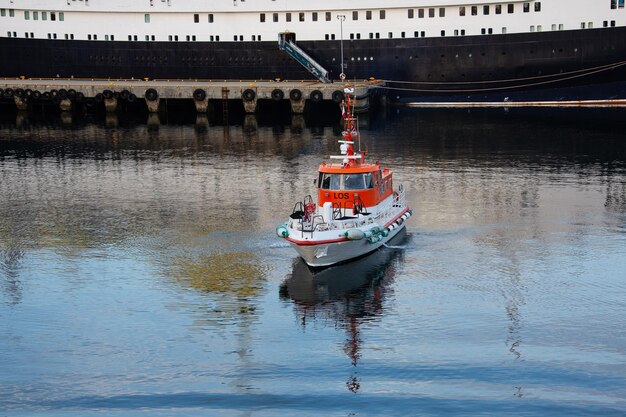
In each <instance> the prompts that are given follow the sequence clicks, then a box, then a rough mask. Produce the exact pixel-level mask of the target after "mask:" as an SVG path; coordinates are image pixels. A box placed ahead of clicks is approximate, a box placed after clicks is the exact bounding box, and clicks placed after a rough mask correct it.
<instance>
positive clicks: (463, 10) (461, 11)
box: [459, 6, 465, 16]
mask: <svg viewBox="0 0 626 417" xmlns="http://www.w3.org/2000/svg"><path fill="white" fill-rule="evenodd" d="M459 16H465V6H461V7H459Z"/></svg>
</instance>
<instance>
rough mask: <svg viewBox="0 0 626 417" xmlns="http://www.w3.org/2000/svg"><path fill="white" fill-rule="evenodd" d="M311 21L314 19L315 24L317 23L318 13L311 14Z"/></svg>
mask: <svg viewBox="0 0 626 417" xmlns="http://www.w3.org/2000/svg"><path fill="white" fill-rule="evenodd" d="M311 19H312V20H313V21H314V22H317V12H313V13H311Z"/></svg>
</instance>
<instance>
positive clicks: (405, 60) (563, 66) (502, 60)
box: [0, 27, 626, 101]
mask: <svg viewBox="0 0 626 417" xmlns="http://www.w3.org/2000/svg"><path fill="white" fill-rule="evenodd" d="M624 39H626V27H610V28H601V29H587V30H569V31H550V32H539V33H525V34H504V35H488V36H463V37H441V38H399V39H362V40H344V56H345V59H344V62H345V72H346V74H347V75H348V77H349V78H350V79H352V78H354V79H366V78H370V77H375V78H378V79H384V80H387V81H388V83H387V85H388V89H387V90H386V91H387V92H388V93H389V94H388V95H389V96H390V97H391V98H392V99H397V100H405V101H487V100H509V99H510V100H520V99H523V100H528V101H533V100H534V101H545V100H603V99H611V98H619V99H624V98H626V42H624ZM298 45H299V46H300V47H301V48H302V49H304V50H305V51H306V52H307V53H309V55H311V56H312V57H313V58H315V59H316V60H317V61H318V62H319V63H320V64H321V65H322V66H324V67H325V68H326V69H328V70H329V72H330V75H331V78H334V79H338V76H339V72H340V63H339V60H340V58H339V56H340V41H338V40H334V41H302V42H298ZM0 76H3V77H18V76H25V77H29V78H39V77H41V78H55V77H61V78H69V77H74V78H124V79H130V78H139V79H142V78H150V79H215V80H217V79H219V80H222V79H229V80H272V79H276V78H280V79H289V80H298V79H310V78H311V75H310V74H309V73H308V72H307V71H306V70H305V69H304V68H303V67H302V66H300V65H299V64H298V63H297V62H295V61H293V60H292V59H291V58H290V57H289V56H287V55H286V54H285V53H284V52H282V51H280V50H279V48H278V46H277V43H276V42H267V41H266V42H136V41H135V42H130V41H72V40H43V39H20V38H0Z"/></svg>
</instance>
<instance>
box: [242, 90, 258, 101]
mask: <svg viewBox="0 0 626 417" xmlns="http://www.w3.org/2000/svg"><path fill="white" fill-rule="evenodd" d="M255 97H256V93H255V92H254V90H253V89H251V88H246V89H245V90H244V91H243V93H241V98H243V99H244V100H245V101H252V100H254V98H255Z"/></svg>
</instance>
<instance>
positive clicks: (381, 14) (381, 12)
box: [379, 10, 387, 20]
mask: <svg viewBox="0 0 626 417" xmlns="http://www.w3.org/2000/svg"><path fill="white" fill-rule="evenodd" d="M386 14H387V12H385V11H384V10H381V11H380V13H379V17H380V20H385V17H386Z"/></svg>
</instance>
